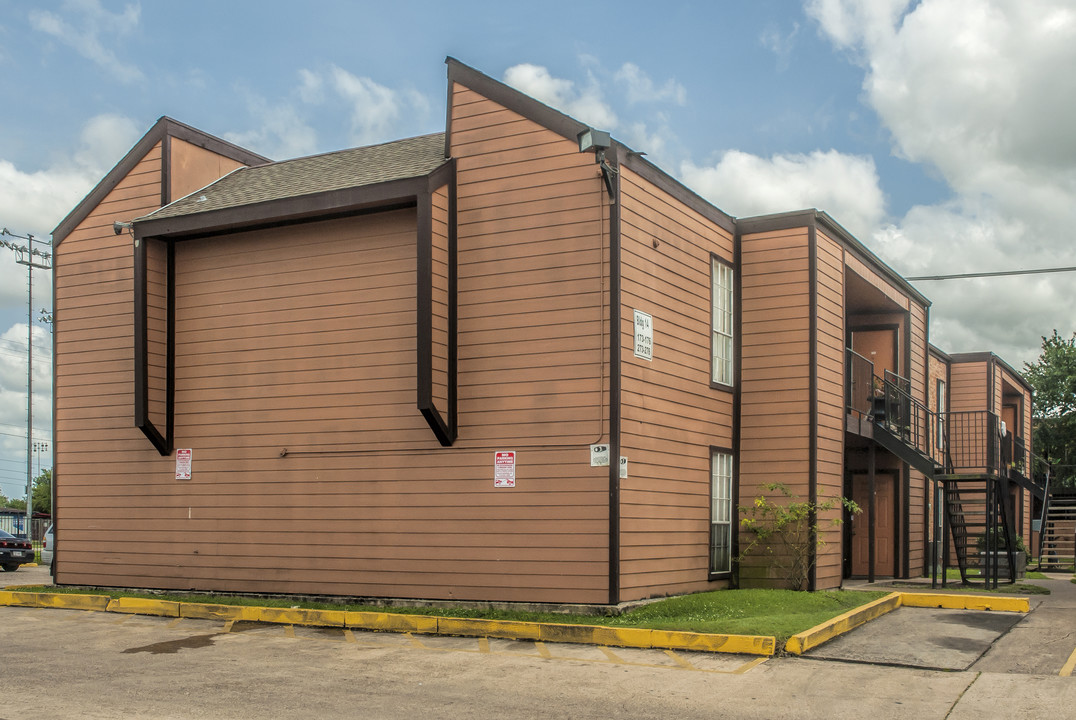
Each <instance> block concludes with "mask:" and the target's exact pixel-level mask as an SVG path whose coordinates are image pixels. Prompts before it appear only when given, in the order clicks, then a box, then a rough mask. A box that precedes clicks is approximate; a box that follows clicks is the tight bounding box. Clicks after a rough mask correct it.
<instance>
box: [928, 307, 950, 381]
mask: <svg viewBox="0 0 1076 720" xmlns="http://www.w3.org/2000/svg"><path fill="white" fill-rule="evenodd" d="M927 319H928V322H929V319H930V316H929V315H928V316H927ZM927 355H933V356H934V357H936V358H938V359H939V360H941V361H942V362H944V363H947V364H948V363H951V362H953V358H952V356H951V355H949V353H947V352H945V351H944V350H942V349H941V348H939V347H938V346H936V345H934V344H933V343H927ZM928 368H929V366H928ZM928 374H929V373H928Z"/></svg>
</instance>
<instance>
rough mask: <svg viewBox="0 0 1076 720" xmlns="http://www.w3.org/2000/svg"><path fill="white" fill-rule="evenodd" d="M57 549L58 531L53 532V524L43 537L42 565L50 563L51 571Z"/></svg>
mask: <svg viewBox="0 0 1076 720" xmlns="http://www.w3.org/2000/svg"><path fill="white" fill-rule="evenodd" d="M55 549H56V533H55V532H53V526H52V525H49V527H48V529H47V530H45V537H43V538H42V539H41V563H40V564H41V565H48V566H49V571H50V572H51V571H52V558H53V554H52V553H53V551H54V550H55Z"/></svg>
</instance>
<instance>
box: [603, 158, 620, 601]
mask: <svg viewBox="0 0 1076 720" xmlns="http://www.w3.org/2000/svg"><path fill="white" fill-rule="evenodd" d="M605 160H607V161H609V162H610V163H611V164H606V163H605V162H602V161H601V159H599V162H600V164H601V172H602V176H603V180H604V181H605V183H606V187H607V188H608V190H609V296H610V297H609V604H610V605H618V604H620V453H621V448H620V381H621V378H620V354H621V349H620V345H621V342H620V315H621V307H620V173H619V172H618V171H617V170H616V168H617V167H619V162H618V158H617V150H616V147H611V148H609V150H608V151H607V154H606V157H605Z"/></svg>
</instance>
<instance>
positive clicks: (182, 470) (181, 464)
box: [176, 448, 194, 480]
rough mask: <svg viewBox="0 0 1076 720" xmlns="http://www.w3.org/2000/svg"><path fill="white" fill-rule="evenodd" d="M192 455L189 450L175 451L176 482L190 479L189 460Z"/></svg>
mask: <svg viewBox="0 0 1076 720" xmlns="http://www.w3.org/2000/svg"><path fill="white" fill-rule="evenodd" d="M193 455H194V453H193V452H192V451H191V449H190V448H180V449H179V450H176V480H190V479H191V459H192V457H193Z"/></svg>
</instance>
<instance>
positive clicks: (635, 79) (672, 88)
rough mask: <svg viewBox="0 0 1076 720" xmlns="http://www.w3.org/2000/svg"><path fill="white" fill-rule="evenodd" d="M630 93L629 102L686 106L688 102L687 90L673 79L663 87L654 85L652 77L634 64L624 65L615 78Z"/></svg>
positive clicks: (667, 81)
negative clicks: (667, 103) (669, 103)
mask: <svg viewBox="0 0 1076 720" xmlns="http://www.w3.org/2000/svg"><path fill="white" fill-rule="evenodd" d="M614 77H615V78H616V81H617V82H618V83H620V84H621V85H623V86H624V87H625V88H626V89H627V92H628V102H630V103H642V102H666V101H667V102H672V103H675V104H676V105H684V104H685V103H686V102H687V90H685V89H684V86H683V85H681V84H680V83H678V82H676V81H675V80H673V79H669V80H666V81H665V84H664V85H662V86H661V87H657V86H656V85H654V81H653V80H651V79H650V76H649V75H647V74H646V73H645V72H643V71H642V70H640V69H639V66H638V65H636V64H634V63H630V62H629V63H624V64H623V65H622V66H621V67H620V69H619V70H617V72H616V75H615V76H614Z"/></svg>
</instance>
